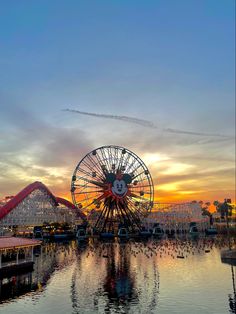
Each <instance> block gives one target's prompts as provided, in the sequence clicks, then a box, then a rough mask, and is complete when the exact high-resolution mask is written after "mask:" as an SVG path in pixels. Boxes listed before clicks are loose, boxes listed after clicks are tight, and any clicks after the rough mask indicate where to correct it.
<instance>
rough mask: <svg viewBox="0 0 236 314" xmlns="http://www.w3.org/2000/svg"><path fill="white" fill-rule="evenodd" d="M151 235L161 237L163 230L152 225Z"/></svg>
mask: <svg viewBox="0 0 236 314" xmlns="http://www.w3.org/2000/svg"><path fill="white" fill-rule="evenodd" d="M152 235H153V236H154V237H163V236H164V230H163V229H162V228H161V227H154V228H153V231H152Z"/></svg>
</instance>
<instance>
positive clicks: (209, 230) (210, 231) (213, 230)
mask: <svg viewBox="0 0 236 314" xmlns="http://www.w3.org/2000/svg"><path fill="white" fill-rule="evenodd" d="M205 233H206V235H215V234H218V231H217V229H216V228H215V227H212V226H211V227H210V228H207V229H206V230H205Z"/></svg>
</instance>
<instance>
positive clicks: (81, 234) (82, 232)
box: [76, 229, 88, 241]
mask: <svg viewBox="0 0 236 314" xmlns="http://www.w3.org/2000/svg"><path fill="white" fill-rule="evenodd" d="M76 238H77V240H78V241H85V240H87V238H88V236H87V234H86V231H85V229H78V230H77V232H76Z"/></svg>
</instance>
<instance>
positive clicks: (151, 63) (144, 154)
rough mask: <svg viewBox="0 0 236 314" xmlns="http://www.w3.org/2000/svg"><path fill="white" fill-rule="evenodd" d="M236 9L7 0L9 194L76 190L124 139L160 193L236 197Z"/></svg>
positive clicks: (2, 42)
mask: <svg viewBox="0 0 236 314" xmlns="http://www.w3.org/2000/svg"><path fill="white" fill-rule="evenodd" d="M234 12H235V1H234V0H227V1H225V0H218V1H216V0H179V1H176V0H169V1H166V0H155V1H154V0H150V1H149V0H146V1H144V0H142V1H138V0H132V1H131V0H119V1H118V0H114V1H111V0H107V1H104V0H96V1H95V0H94V1H91V0H81V1H77V0H69V1H67V0H50V1H48V0H41V1H26V0H21V1H19V0H15V1H14V0H12V1H4V0H0V110H1V111H0V198H1V197H3V196H6V195H14V194H16V193H18V192H19V191H20V190H21V189H23V188H24V187H25V186H26V185H28V184H30V183H32V182H34V181H41V182H43V183H44V184H45V185H47V186H48V187H49V189H50V190H51V191H52V192H53V193H54V194H55V195H57V196H62V197H67V198H68V199H70V181H71V176H72V173H73V171H74V168H75V167H76V165H77V164H78V162H79V161H80V160H81V159H82V157H83V156H84V155H85V154H87V153H88V152H89V151H91V150H93V149H94V148H97V147H99V146H102V145H109V144H114V145H120V146H124V147H127V148H128V149H129V150H131V151H133V152H134V153H135V154H137V155H138V156H139V157H140V158H141V159H142V160H143V161H144V163H145V164H146V165H147V167H148V168H149V169H150V172H151V174H152V177H153V180H154V184H155V200H156V201H160V202H182V201H186V200H203V201H214V200H219V201H222V200H223V199H224V198H232V199H235V138H234V137H235V61H234V60H235V15H234ZM66 108H70V109H74V110H81V111H86V112H92V113H98V114H109V115H119V116H130V117H134V118H139V119H145V120H148V121H150V122H152V123H153V124H154V125H155V126H156V128H149V127H145V126H141V125H138V124H134V123H129V122H125V121H121V120H110V119H102V118H96V117H90V116H85V115H80V114H76V113H71V112H65V111H62V109H66ZM167 129H174V130H178V131H189V132H193V133H204V134H205V135H197V134H195V135H193V134H186V133H181V132H180V133H178V132H168V131H167ZM212 134H213V135H214V134H216V135H217V136H211V135H212ZM223 135H225V137H224V136H223Z"/></svg>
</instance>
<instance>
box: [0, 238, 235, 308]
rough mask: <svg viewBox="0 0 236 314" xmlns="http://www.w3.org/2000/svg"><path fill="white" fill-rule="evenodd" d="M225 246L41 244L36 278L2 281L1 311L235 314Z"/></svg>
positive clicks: (189, 242)
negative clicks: (223, 253)
mask: <svg viewBox="0 0 236 314" xmlns="http://www.w3.org/2000/svg"><path fill="white" fill-rule="evenodd" d="M224 246H226V241H225V239H222V238H215V239H185V240H176V239H173V240H165V239H164V240H155V241H149V242H127V243H118V242H115V243H101V242H98V241H90V242H89V243H88V244H87V245H82V244H79V245H78V244H77V243H76V242H75V241H72V242H69V243H48V244H44V245H43V247H42V252H41V253H40V254H37V253H36V255H38V256H36V257H35V259H36V263H35V267H34V268H35V270H34V272H33V273H28V274H22V275H20V276H18V277H11V278H4V279H3V280H1V290H0V291H1V304H0V313H4V314H13V313H14V314H17V313H24V314H27V313H30V314H33V313H40V314H42V313H50V314H56V313H57V314H60V313H63V314H65V313H66V314H67V313H73V314H76V313H81V314H84V313H91V314H92V313H135V314H136V313H159V314H161V313H178V314H180V313H181V314H184V313H186V314H189V313H193V314H197V313H201V314H208V313H209V314H213V313H214V314H217V313H219V314H224V313H235V312H236V311H235V294H234V293H235V291H234V285H235V283H234V274H235V267H233V266H231V265H228V264H224V263H222V262H221V258H220V250H221V249H222V248H223V247H224ZM183 257H184V258H183Z"/></svg>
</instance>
